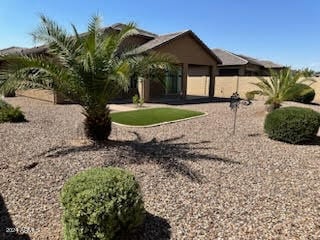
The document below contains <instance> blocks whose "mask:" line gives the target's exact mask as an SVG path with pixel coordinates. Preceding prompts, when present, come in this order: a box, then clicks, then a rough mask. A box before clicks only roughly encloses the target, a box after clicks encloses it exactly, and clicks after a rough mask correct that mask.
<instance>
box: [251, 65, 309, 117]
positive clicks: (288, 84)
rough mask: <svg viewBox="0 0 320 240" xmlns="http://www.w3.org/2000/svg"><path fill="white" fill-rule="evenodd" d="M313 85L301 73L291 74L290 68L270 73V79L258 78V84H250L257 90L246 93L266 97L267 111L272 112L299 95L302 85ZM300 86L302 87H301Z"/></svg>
mask: <svg viewBox="0 0 320 240" xmlns="http://www.w3.org/2000/svg"><path fill="white" fill-rule="evenodd" d="M305 82H308V83H313V82H314V80H313V79H312V78H310V77H305V75H304V74H303V72H301V71H298V72H296V73H294V72H292V70H291V69H290V68H284V69H281V70H280V71H273V70H271V71H270V77H267V78H266V77H260V78H259V82H257V83H252V84H253V85H255V86H257V87H258V88H259V90H254V91H251V92H248V94H252V95H255V94H257V95H262V96H266V97H267V101H266V104H267V105H269V106H268V111H272V110H274V109H277V108H279V107H280V106H281V103H282V102H283V101H288V100H291V99H293V98H294V96H297V95H299V92H300V91H303V89H304V88H303V86H304V84H302V83H305ZM301 84H302V85H301Z"/></svg>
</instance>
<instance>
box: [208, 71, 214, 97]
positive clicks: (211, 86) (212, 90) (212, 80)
mask: <svg viewBox="0 0 320 240" xmlns="http://www.w3.org/2000/svg"><path fill="white" fill-rule="evenodd" d="M215 76H216V70H215V67H214V66H210V84H209V97H210V98H213V97H214V88H215V84H216V83H215V82H216V81H215Z"/></svg>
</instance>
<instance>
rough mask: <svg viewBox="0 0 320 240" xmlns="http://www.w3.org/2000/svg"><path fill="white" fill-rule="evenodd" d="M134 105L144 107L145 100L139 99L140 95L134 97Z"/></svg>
mask: <svg viewBox="0 0 320 240" xmlns="http://www.w3.org/2000/svg"><path fill="white" fill-rule="evenodd" d="M132 103H133V104H135V105H137V107H142V105H143V104H144V100H143V98H139V95H138V94H136V95H134V96H133V97H132Z"/></svg>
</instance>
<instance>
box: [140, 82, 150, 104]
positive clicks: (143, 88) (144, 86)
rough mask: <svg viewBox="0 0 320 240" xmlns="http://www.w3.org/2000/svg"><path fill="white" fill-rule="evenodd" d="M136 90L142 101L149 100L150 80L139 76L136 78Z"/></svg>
mask: <svg viewBox="0 0 320 240" xmlns="http://www.w3.org/2000/svg"><path fill="white" fill-rule="evenodd" d="M138 91H139V95H140V97H141V98H143V99H144V101H149V100H150V80H149V79H145V78H141V77H139V79H138Z"/></svg>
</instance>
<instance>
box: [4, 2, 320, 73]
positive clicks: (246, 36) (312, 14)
mask: <svg viewBox="0 0 320 240" xmlns="http://www.w3.org/2000/svg"><path fill="white" fill-rule="evenodd" d="M40 13H44V14H45V15H47V16H48V17H50V18H52V19H54V20H56V21H57V22H59V23H60V24H62V25H64V26H66V27H69V25H70V23H74V24H75V25H76V26H77V27H78V29H79V30H80V32H81V31H85V30H86V24H87V22H88V19H89V18H90V16H92V15H93V14H95V13H99V14H100V15H102V16H103V19H104V24H105V25H110V24H112V23H115V22H124V23H126V22H130V21H134V22H136V23H137V24H138V27H140V28H143V29H146V30H149V31H151V32H155V33H158V34H162V33H168V32H176V31H180V30H185V29H191V30H193V31H194V32H195V33H196V34H197V35H198V36H199V37H200V38H201V39H202V40H203V41H204V42H205V43H206V44H207V45H208V47H210V48H216V47H218V48H224V49H227V50H229V51H233V52H236V53H242V54H246V55H249V56H253V57H257V58H262V59H269V60H272V61H275V62H278V63H281V64H284V65H291V66H293V67H295V68H302V67H311V68H313V69H314V70H318V71H320V1H317V0H291V1H290V0H277V1H276V0H268V1H259V0H244V1H238V0H222V1H221V0H197V1H186V0H161V1H152V0H151V1H150V0H135V1H132V0H122V1H120V0H108V1H102V0H78V1H75V0H73V1H72V0H64V1H62V0H49V1H44V0H28V1H25V0H1V2H0V36H1V37H0V49H2V48H6V47H10V46H22V47H31V46H34V43H33V42H32V38H31V37H30V35H29V33H30V32H32V30H34V29H35V28H36V27H37V25H38V24H39V14H40Z"/></svg>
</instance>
